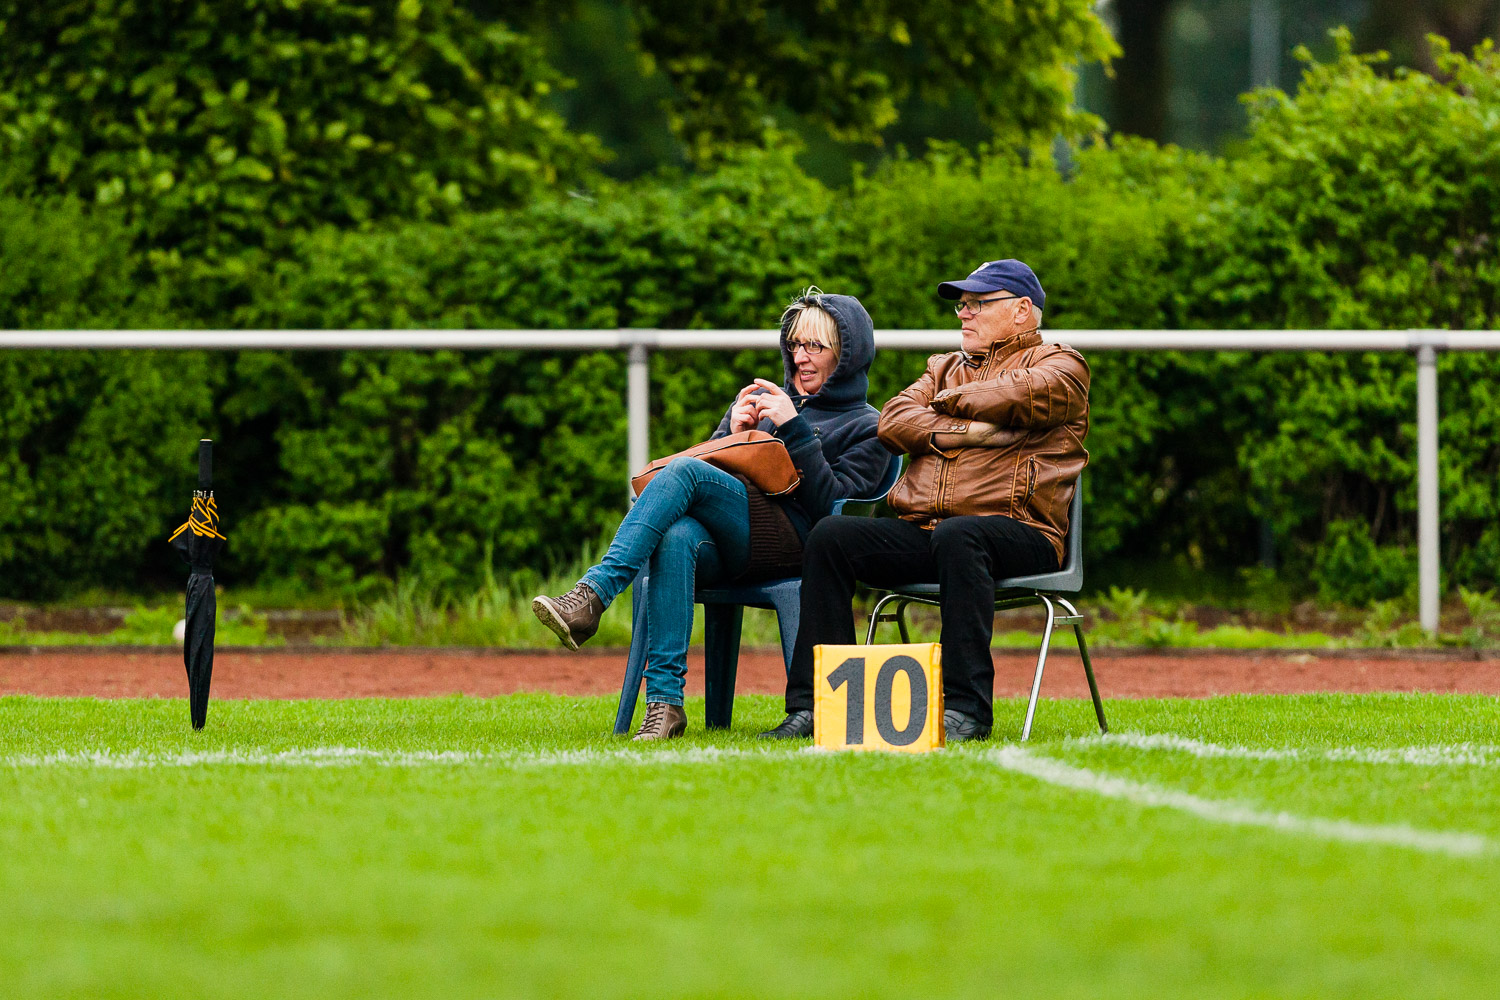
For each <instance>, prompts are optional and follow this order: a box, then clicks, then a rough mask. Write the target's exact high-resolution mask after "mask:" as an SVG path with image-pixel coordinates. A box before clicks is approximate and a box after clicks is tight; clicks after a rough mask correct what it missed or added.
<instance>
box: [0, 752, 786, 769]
mask: <svg viewBox="0 0 1500 1000" xmlns="http://www.w3.org/2000/svg"><path fill="white" fill-rule="evenodd" d="M785 756H788V754H787V753H786V752H784V751H776V750H737V749H733V748H725V749H719V748H716V747H698V748H693V749H688V750H677V751H665V752H663V751H657V752H645V751H640V750H552V751H544V752H539V753H524V752H500V753H481V752H474V751H467V750H371V749H368V748H365V747H340V746H333V747H305V748H301V749H295V750H275V751H262V750H190V751H184V752H182V753H150V752H144V751H138V750H130V751H123V752H119V753H116V752H114V751H109V750H85V751H59V752H56V753H48V754H23V755H19V756H14V757H0V767H9V768H16V769H19V768H45V767H83V768H100V769H105V770H133V769H139V768H166V767H201V766H204V765H230V766H236V765H238V766H248V767H352V766H358V765H365V764H375V765H380V766H385V767H426V766H431V765H488V766H492V767H511V768H522V767H557V766H569V765H595V764H624V765H630V766H638V767H639V766H645V767H650V766H656V765H668V764H704V763H716V762H718V761H724V760H734V759H741V758H757V757H785Z"/></svg>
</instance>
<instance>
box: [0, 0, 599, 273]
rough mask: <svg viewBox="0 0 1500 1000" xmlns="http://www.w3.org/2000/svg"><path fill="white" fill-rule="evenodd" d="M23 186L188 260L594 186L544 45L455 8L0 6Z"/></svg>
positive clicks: (323, 0) (3, 144) (3, 86)
mask: <svg viewBox="0 0 1500 1000" xmlns="http://www.w3.org/2000/svg"><path fill="white" fill-rule="evenodd" d="M0 50H3V52H4V58H3V59H0V121H3V122H4V126H3V127H0V161H4V162H6V163H7V166H8V168H9V171H10V172H11V173H12V175H13V178H14V179H13V183H14V182H15V180H19V181H20V182H22V183H24V184H25V186H26V189H27V190H31V191H34V192H38V193H49V192H55V193H67V194H72V195H76V196H79V197H82V198H86V199H89V200H90V201H95V202H97V203H98V204H101V205H110V204H118V205H120V206H123V207H124V208H126V209H127V210H128V212H129V216H130V218H131V219H132V220H133V222H134V223H135V224H136V225H137V226H138V227H139V230H140V232H141V235H142V237H143V238H144V239H145V241H146V242H147V243H148V244H149V245H151V246H155V247H161V248H165V249H169V250H171V251H173V252H174V253H181V254H183V255H187V256H191V255H195V254H199V253H202V252H204V251H209V252H231V253H232V252H235V251H238V250H239V249H241V248H243V247H247V246H248V247H258V246H264V245H266V244H267V243H269V242H274V241H275V240H276V238H277V234H278V233H281V232H285V231H287V230H292V229H301V228H307V227H311V226H315V225H318V224H323V223H331V224H335V225H340V226H357V225H361V224H365V223H368V222H372V221H383V220H389V219H392V218H444V217H448V216H450V215H451V214H453V213H454V212H456V211H459V210H484V209H492V208H495V207H498V206H501V205H507V204H516V203H519V202H520V201H522V200H524V199H526V198H529V197H532V196H534V195H535V194H536V193H537V192H538V191H540V190H544V189H547V188H549V187H555V186H556V185H558V184H560V183H564V182H567V181H570V180H573V179H575V178H578V177H580V176H584V175H585V174H586V173H587V172H588V170H589V168H590V166H591V165H592V164H593V163H594V162H595V161H596V160H597V157H598V147H597V143H596V142H594V141H593V140H591V139H590V138H588V137H586V136H580V135H576V134H573V133H570V132H568V131H567V130H566V128H565V127H564V123H563V122H562V120H561V119H560V118H559V117H558V116H557V115H556V114H555V113H552V112H550V111H548V110H547V109H546V106H545V104H544V98H545V97H546V95H547V94H548V93H549V91H550V89H551V88H552V87H554V86H557V85H558V83H559V82H560V80H559V77H558V75H557V73H556V72H555V71H554V70H553V69H552V68H551V67H549V66H548V65H547V63H546V62H545V60H544V59H543V57H542V53H541V50H540V48H539V47H538V45H537V44H536V43H535V41H533V40H532V39H531V38H529V37H528V36H526V35H523V34H520V33H517V32H515V31H513V30H510V29H509V28H507V27H506V26H505V25H503V24H502V23H499V22H494V21H491V22H481V21H479V20H478V19H476V18H475V17H474V16H473V15H472V14H470V13H469V12H468V11H467V9H466V8H465V7H464V6H463V5H462V4H459V3H456V2H455V0H364V2H361V0H245V2H242V3H235V4H223V3H212V2H209V0H63V2H59V3H50V4H37V3H29V2H25V0H0Z"/></svg>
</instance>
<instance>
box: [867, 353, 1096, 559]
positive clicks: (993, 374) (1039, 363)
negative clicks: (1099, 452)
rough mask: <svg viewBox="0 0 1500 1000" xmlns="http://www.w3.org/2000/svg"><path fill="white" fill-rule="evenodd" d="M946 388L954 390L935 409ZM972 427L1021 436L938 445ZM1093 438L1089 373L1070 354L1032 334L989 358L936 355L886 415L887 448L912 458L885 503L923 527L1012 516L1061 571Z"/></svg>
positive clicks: (883, 426)
mask: <svg viewBox="0 0 1500 1000" xmlns="http://www.w3.org/2000/svg"><path fill="white" fill-rule="evenodd" d="M944 389H952V390H954V391H953V392H952V393H950V394H948V395H947V396H944V397H943V398H942V399H941V400H939V401H938V407H937V409H934V408H933V407H932V405H931V404H932V399H933V397H934V396H936V395H938V393H940V392H942V391H943V390H944ZM939 410H941V411H942V412H938V411H939ZM974 420H982V421H986V422H988V423H992V424H996V425H998V426H1000V427H1008V428H1014V429H1016V430H1021V431H1024V433H1022V434H1021V435H1020V436H1019V437H1018V439H1017V440H1016V441H1014V442H1011V443H1009V444H1006V445H1003V446H1000V447H993V448H956V449H950V450H948V451H939V450H938V449H937V448H936V447H934V446H933V443H932V438H933V435H934V434H939V433H943V432H962V431H966V430H968V428H969V423H970V422H971V421H974ZM1088 432H1089V366H1088V362H1086V361H1084V360H1083V356H1082V355H1081V354H1079V353H1078V352H1077V351H1075V350H1073V349H1072V348H1071V347H1064V346H1062V345H1060V344H1059V345H1053V344H1043V343H1042V337H1041V334H1038V333H1028V334H1023V335H1022V336H1019V337H1013V338H1011V339H1010V340H1006V341H1002V342H1001V343H998V344H995V345H994V346H992V347H991V348H990V350H989V352H988V353H987V354H984V355H982V356H979V355H975V356H970V355H966V354H964V353H963V352H962V351H955V352H953V353H952V354H935V355H933V356H932V357H930V358H928V359H927V371H926V373H925V374H923V376H922V377H921V378H919V379H917V381H916V382H915V383H913V384H912V385H911V386H910V387H909V388H907V389H906V390H905V391H904V392H902V393H901V394H900V395H898V396H896V397H895V398H894V399H892V400H891V401H890V402H889V403H886V404H885V409H884V410H882V411H881V413H880V440H881V442H883V443H884V444H885V446H886V447H887V448H890V449H891V450H892V451H900V452H906V453H907V454H909V455H910V456H911V461H910V463H909V464H908V466H907V469H906V472H905V474H904V475H902V477H901V478H900V480H898V481H897V483H896V485H895V487H894V488H893V489H892V490H891V493H890V496H888V497H886V503H888V504H889V505H890V507H891V509H892V510H894V511H895V512H896V513H897V514H899V515H900V516H901V517H902V518H903V519H905V520H908V521H916V522H918V523H921V524H922V525H924V526H926V527H931V526H933V525H935V524H937V522H938V521H941V520H942V519H943V518H945V517H952V516H955V515H959V514H1004V515H1006V516H1008V517H1013V518H1015V519H1016V520H1018V521H1022V522H1024V523H1026V524H1029V525H1031V526H1032V527H1034V528H1036V529H1037V530H1038V531H1040V532H1041V533H1042V534H1043V535H1045V536H1047V540H1048V541H1050V542H1051V543H1052V547H1053V548H1055V549H1056V550H1057V558H1058V562H1059V563H1061V561H1062V558H1063V537H1064V535H1066V534H1067V531H1068V504H1069V503H1071V502H1072V500H1073V489H1074V486H1075V484H1076V483H1077V482H1078V475H1079V473H1081V472H1082V471H1083V467H1084V466H1085V465H1087V464H1088V461H1089V453H1088V452H1087V451H1085V450H1084V447H1083V439H1084V438H1085V437H1087V436H1088Z"/></svg>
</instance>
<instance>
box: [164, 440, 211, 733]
mask: <svg viewBox="0 0 1500 1000" xmlns="http://www.w3.org/2000/svg"><path fill="white" fill-rule="evenodd" d="M213 447H214V443H213V442H212V441H209V440H208V439H206V438H205V439H204V440H202V441H199V442H198V488H197V489H196V490H194V491H193V509H192V511H191V512H190V513H189V514H188V519H187V523H186V524H184V525H183V526H182V527H180V528H178V529H177V530H176V531H174V532H172V537H171V538H169V539H167V540H168V541H169V542H171V544H172V547H173V548H175V549H176V550H177V551H178V552H180V553H182V557H183V558H184V559H186V560H187V562H188V565H189V566H191V567H192V574H191V575H190V576H189V577H188V584H187V632H186V635H184V637H183V640H182V661H183V663H184V664H185V665H186V666H187V675H188V706H189V710H190V711H191V713H192V717H193V728H194V729H202V728H203V724H204V723H205V722H206V721H208V688H209V684H210V682H211V681H212V679H213V673H214V614H215V611H216V610H217V607H218V599H217V598H216V597H215V596H214V556H216V555H218V552H219V549H220V548H222V547H223V545H224V542H225V538H224V536H223V535H221V534H219V508H218V506H217V505H216V504H215V503H214V491H213Z"/></svg>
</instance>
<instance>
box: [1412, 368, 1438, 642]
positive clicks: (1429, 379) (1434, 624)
mask: <svg viewBox="0 0 1500 1000" xmlns="http://www.w3.org/2000/svg"><path fill="white" fill-rule="evenodd" d="M1417 567H1418V574H1417V575H1418V580H1419V594H1420V597H1419V602H1418V617H1419V619H1420V620H1421V623H1422V628H1423V629H1424V630H1425V631H1427V632H1436V631H1437V628H1438V609H1439V598H1440V596H1441V590H1440V589H1439V588H1440V586H1441V583H1442V580H1441V576H1440V571H1439V567H1438V381H1437V350H1436V349H1435V348H1434V347H1433V346H1432V345H1431V344H1422V345H1421V346H1420V347H1418V348H1417Z"/></svg>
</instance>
